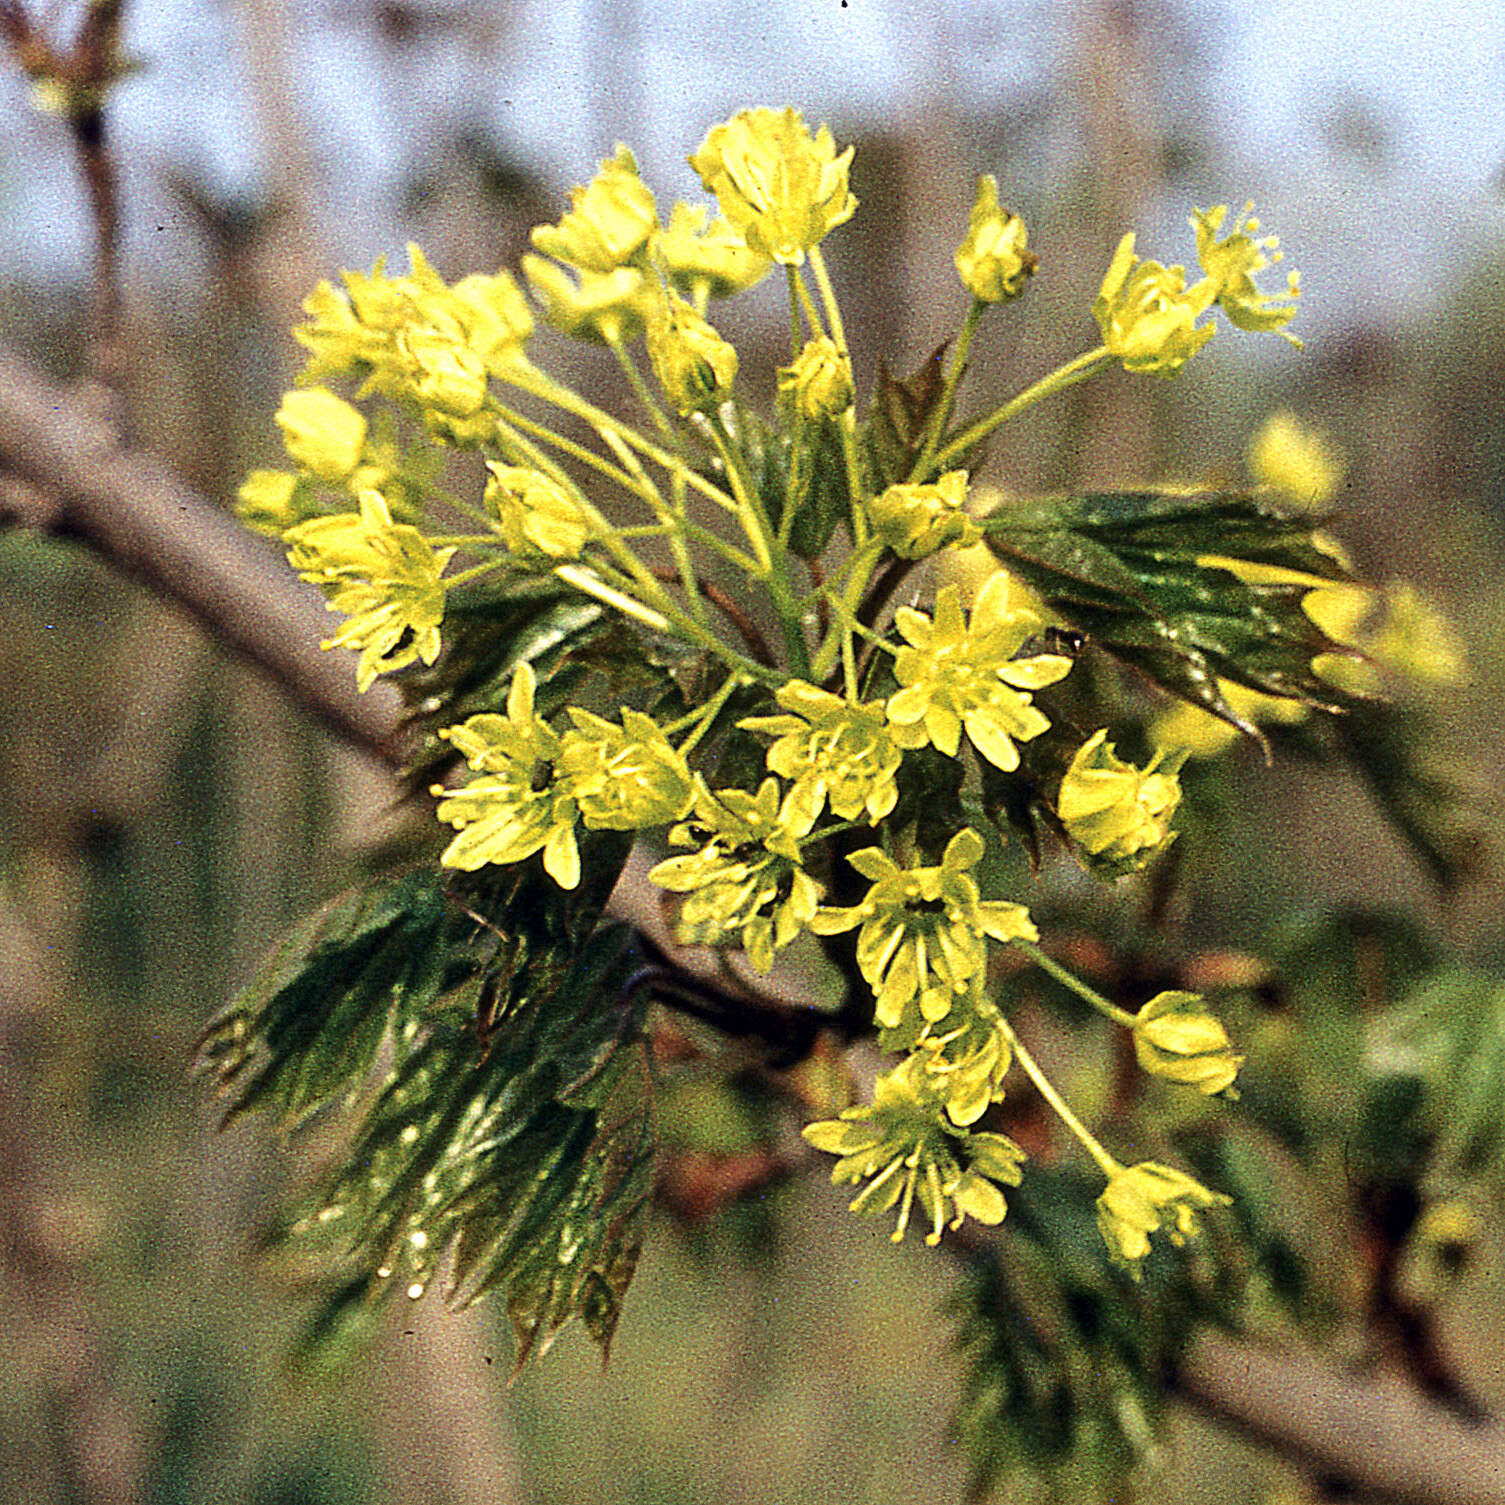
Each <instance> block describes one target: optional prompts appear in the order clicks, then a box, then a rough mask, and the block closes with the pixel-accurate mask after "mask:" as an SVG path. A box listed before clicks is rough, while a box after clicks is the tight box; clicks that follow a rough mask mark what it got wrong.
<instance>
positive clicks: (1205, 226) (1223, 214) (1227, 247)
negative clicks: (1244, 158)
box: [1191, 203, 1301, 349]
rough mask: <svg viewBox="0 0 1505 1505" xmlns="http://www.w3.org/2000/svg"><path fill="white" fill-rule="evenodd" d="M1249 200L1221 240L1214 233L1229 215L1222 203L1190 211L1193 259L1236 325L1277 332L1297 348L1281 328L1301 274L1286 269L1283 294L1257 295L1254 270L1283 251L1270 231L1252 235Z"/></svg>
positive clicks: (1292, 307)
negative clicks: (1288, 271) (1194, 248)
mask: <svg viewBox="0 0 1505 1505" xmlns="http://www.w3.org/2000/svg"><path fill="white" fill-rule="evenodd" d="M1253 208H1254V205H1253V204H1252V203H1250V204H1245V205H1244V212H1243V213H1242V214H1241V215H1240V216H1239V217H1238V219H1237V220H1235V221H1234V224H1233V229H1232V230H1230V231H1229V232H1228V234H1227V235H1226V236H1224V237H1223V239H1221V240H1219V239H1218V231H1219V230H1221V229H1222V228H1223V221H1224V219H1225V218H1227V215H1228V206H1227V205H1226V204H1218V205H1215V206H1214V207H1213V208H1211V209H1198V210H1196V211H1194V212H1193V214H1192V217H1191V226H1192V228H1193V229H1194V230H1195V231H1196V232H1197V260H1198V261H1199V262H1200V263H1201V264H1202V270H1203V271H1204V272H1205V273H1206V274H1207V276H1208V277H1209V278H1210V279H1211V280H1212V282H1213V285H1214V288H1215V297H1216V299H1217V302H1218V303H1219V304H1220V305H1221V306H1222V309H1223V312H1224V313H1226V314H1227V315H1228V322H1229V323H1230V324H1232V325H1233V326H1234V327H1235V328H1236V329H1248V330H1254V331H1256V332H1258V331H1265V330H1275V331H1279V333H1280V334H1281V335H1283V336H1284V337H1285V338H1286V339H1288V340H1289V341H1290V342H1291V343H1292V344H1293V345H1295V346H1296V347H1297V348H1298V349H1300V347H1301V341H1300V340H1298V339H1297V338H1296V337H1295V336H1294V335H1292V334H1287V333H1286V331H1285V328H1284V326H1285V325H1286V324H1289V323H1290V322H1291V319H1292V318H1293V317H1294V316H1295V313H1296V299H1297V298H1298V297H1299V296H1300V295H1301V278H1300V276H1299V275H1298V274H1297V273H1296V272H1291V273H1290V274H1289V275H1288V276H1287V278H1286V290H1285V292H1283V293H1275V294H1270V293H1262V292H1260V290H1259V289H1258V288H1257V287H1256V286H1255V285H1254V274H1255V273H1256V272H1262V271H1263V270H1264V269H1265V268H1266V267H1268V266H1273V265H1274V264H1275V263H1276V262H1277V261H1280V260H1281V259H1282V257H1283V255H1284V253H1283V252H1282V251H1281V250H1279V245H1280V241H1279V239H1278V237H1276V236H1274V235H1266V236H1262V237H1261V238H1260V239H1258V240H1256V239H1255V238H1254V237H1255V235H1256V234H1258V231H1259V221H1258V220H1257V219H1254V218H1252V217H1251V216H1250V213H1249V211H1250V210H1251V209H1253Z"/></svg>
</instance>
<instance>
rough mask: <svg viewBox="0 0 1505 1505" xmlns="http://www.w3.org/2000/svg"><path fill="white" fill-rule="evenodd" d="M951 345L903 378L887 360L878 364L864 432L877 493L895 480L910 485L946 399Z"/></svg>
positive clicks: (939, 348) (862, 435)
mask: <svg viewBox="0 0 1505 1505" xmlns="http://www.w3.org/2000/svg"><path fill="white" fill-rule="evenodd" d="M950 343H951V342H950V341H949V340H947V341H946V342H945V343H944V344H941V345H939V346H937V347H936V350H935V353H934V354H933V355H932V356H931V357H930V359H929V360H928V361H926V362H925V364H924V365H923V366H921V367H920V368H919V369H918V370H916V371H913V372H911V373H910V374H909V375H908V376H906V377H904V378H903V379H902V380H901V379H900V378H898V377H896V376H895V375H894V374H893V372H892V371H890V370H889V368H888V364H887V362H885V361H880V362H879V363H878V388H877V391H875V392H874V394H873V406H872V409H871V410H870V411H869V413H868V416H867V419H866V420H865V421H864V423H863V425H862V429H861V439H862V443H863V447H864V450H865V452H866V454H867V458H868V463H869V466H870V468H871V471H872V482H873V490H874V491H875V492H876V491H882V490H883V488H884V487H886V486H889V485H891V484H893V483H894V482H895V481H907V480H908V479H909V473H910V471H912V470H913V469H914V466H915V462H916V461H917V460H918V459H919V458H920V455H921V453H922V452H923V450H924V448H925V436H926V434H927V432H928V431H929V428H930V425H931V424H932V423H933V422H934V421H935V418H936V416H937V410H938V408H939V406H940V403H941V399H942V397H943V396H944V395H945V381H944V373H943V372H942V370H941V364H942V362H943V361H944V359H945V355H946V347H947V345H949V344H950Z"/></svg>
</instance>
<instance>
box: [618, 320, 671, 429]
mask: <svg viewBox="0 0 1505 1505" xmlns="http://www.w3.org/2000/svg"><path fill="white" fill-rule="evenodd" d="M609 343H610V345H611V353H612V354H613V355H614V356H616V358H617V364H618V365H619V366H620V367H621V368H622V373H623V375H625V376H626V378H627V385H628V386H630V387H631V388H632V391H633V395H634V396H635V397H636V398H637V400H638V401H639V402H640V403H642V405H643V406H644V408H646V409H647V412H648V416H649V417H650V418H651V419H652V420H653V422H654V425H655V427H656V428H657V429H658V431H659V433H661V434H662V435H663V436H664V438H666V439H668V440H670V441H671V442H674V443H675V444H676V445H677V444H678V440H679V435H678V433H677V431H676V430H675V427H674V425H673V424H672V423H671V422H670V421H669V418H668V415H667V414H666V413H665V412H664V410H663V409H662V408H661V407H660V406H659V405H658V399H657V398H655V397H654V395H653V393H652V391H651V390H650V389H649V386H648V383H647V382H645V381H644V380H643V373H642V372H641V371H639V370H638V367H637V362H636V361H634V360H633V358H632V357H631V356H630V355H629V354H628V353H627V347H626V346H625V345H624V344H623V343H622V342H621V340H612V341H610V342H609Z"/></svg>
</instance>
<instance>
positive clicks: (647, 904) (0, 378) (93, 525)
mask: <svg viewBox="0 0 1505 1505" xmlns="http://www.w3.org/2000/svg"><path fill="white" fill-rule="evenodd" d="M4 471H8V472H9V473H10V474H9V476H8V477H0V479H4V480H5V481H6V484H4V485H0V509H8V514H9V518H10V520H11V521H14V522H19V523H21V524H24V525H26V526H30V527H34V528H37V529H40V530H42V531H45V532H48V533H51V534H54V535H56V536H60V537H67V538H72V539H76V540H77V541H79V542H81V543H83V544H86V545H87V546H88V547H90V548H92V549H93V550H95V551H96V552H97V553H99V554H100V555H101V556H102V557H103V558H104V559H106V560H107V561H108V562H110V563H111V564H113V565H115V566H116V567H117V568H119V569H121V570H123V571H125V572H126V573H128V574H130V575H132V576H134V577H135V578H137V579H139V580H141V581H142V582H143V583H144V584H146V585H147V586H149V587H150V588H151V589H153V590H154V591H157V592H159V593H160V594H162V595H164V596H166V597H169V598H170V599H171V600H173V601H175V602H176V603H177V604H178V605H179V606H180V607H181V608H182V609H183V610H184V611H185V612H187V613H189V614H190V615H192V616H193V617H195V618H196V619H197V620H198V621H199V622H200V623H201V624H202V625H203V626H204V628H205V629H206V630H207V631H208V632H209V633H211V634H212V635H213V636H214V637H216V638H218V639H219V640H220V641H221V642H223V643H224V644H226V645H227V646H228V647H230V648H232V649H233V650H235V651H236V652H238V653H240V654H241V655H242V656H244V657H246V658H248V659H250V660H251V661H252V662H253V663H255V664H257V665H258V666H259V667H261V668H262V669H263V670H264V671H266V672H267V673H268V674H269V675H271V676H272V677H273V678H274V679H275V680H276V681H277V682H278V683H279V684H280V685H281V686H282V687H283V688H284V689H285V690H286V692H287V693H288V695H289V696H290V698H291V699H293V700H294V701H296V702H297V703H298V704H299V705H300V706H302V707H303V708H304V709H306V710H307V711H308V712H309V713H310V714H312V715H314V716H315V717H317V719H318V720H320V721H321V722H323V723H324V725H326V726H328V727H329V728H330V729H332V730H333V731H335V732H337V733H338V734H339V735H340V736H342V737H344V738H346V739H347V740H349V741H350V742H353V743H354V744H356V745H357V746H359V747H361V748H364V749H365V750H366V751H367V752H369V753H372V754H373V755H375V756H376V757H378V758H381V759H382V760H384V761H385V762H387V763H388V764H389V765H391V766H393V767H394V768H395V766H396V763H397V758H396V754H395V751H394V740H395V737H396V733H397V730H398V726H399V718H400V698H399V696H398V695H397V692H396V691H395V690H393V689H391V687H389V686H384V685H378V686H375V687H373V689H372V690H371V691H370V692H369V693H368V694H366V695H364V696H361V695H358V694H357V693H356V692H355V689H354V684H353V681H354V675H353V673H352V671H351V666H350V664H349V662H348V661H347V656H345V655H338V654H327V653H323V652H322V651H321V650H320V649H319V647H318V642H319V639H320V637H321V636H322V635H323V632H324V629H325V626H326V622H327V619H326V618H325V616H324V613H323V612H322V611H321V610H320V609H319V605H318V601H317V597H316V596H315V595H314V593H313V592H312V591H310V590H307V589H305V588H303V587H302V586H300V585H299V584H298V583H297V582H296V581H295V580H294V579H293V577H292V576H291V574H290V572H289V571H288V569H287V568H286V566H285V565H284V564H283V563H282V562H281V561H280V560H279V559H278V558H277V557H276V555H275V554H273V553H272V552H270V551H269V550H267V549H265V548H264V547H263V546H262V545H261V544H260V543H259V542H258V541H257V540H256V539H254V538H253V537H252V536H251V535H250V534H248V533H246V532H245V531H244V530H243V529H241V528H240V527H238V526H237V525H236V524H235V522H234V521H233V520H232V519H231V518H230V517H229V516H227V515H226V514H225V513H224V512H223V511H221V510H220V509H219V508H217V507H215V506H214V505H213V504H212V503H211V502H208V501H206V500H205V499H204V498H202V497H200V496H199V495H198V494H197V493H195V492H194V491H193V490H192V489H191V488H190V487H188V486H186V485H185V484H184V483H183V482H181V481H179V480H178V479H177V478H176V477H174V476H173V475H172V474H171V473H170V472H169V471H168V470H167V468H166V467H165V466H164V465H163V464H162V463H161V462H160V461H158V460H155V459H153V458H152V457H151V456H150V455H147V454H143V453H139V452H132V451H129V450H126V449H123V448H122V447H121V446H120V444H119V442H118V441H117V439H116V438H115V436H114V434H113V433H112V431H111V430H110V429H109V428H108V427H107V426H105V425H103V424H101V423H99V422H98V421H97V420H94V419H92V418H90V417H89V416H87V415H86V414H84V413H82V412H81V411H79V410H78V409H77V407H76V406H75V405H74V404H73V403H72V402H71V401H70V399H69V398H68V396H67V395H66V394H65V393H64V392H63V391H62V390H61V389H60V388H58V387H56V386H55V385H54V384H52V383H50V382H49V381H47V380H46V379H45V378H43V377H42V376H40V375H38V374H37V373H36V372H35V371H33V370H31V369H30V368H28V367H26V366H25V365H23V364H22V363H21V362H20V361H18V360H17V359H16V358H15V357H14V356H10V355H7V354H5V353H4V352H0V472H4ZM4 515H5V514H4V513H3V512H0V518H3V517H4ZM630 887H632V888H633V889H634V890H642V891H641V892H632V893H629V894H627V895H626V896H625V897H624V898H622V899H621V901H620V902H618V899H616V898H614V900H613V908H614V909H617V910H618V912H619V913H622V914H623V915H624V917H627V918H630V919H631V920H632V921H633V922H634V923H636V924H639V925H641V926H642V927H643V928H644V929H645V930H647V931H648V932H649V933H650V935H652V936H653V937H654V938H655V939H656V940H657V939H658V938H659V937H660V936H663V935H664V933H665V927H664V925H663V923H662V920H661V918H660V917H659V916H658V915H657V905H656V904H655V903H654V901H653V898H652V896H651V895H650V894H649V893H648V892H647V884H646V881H645V880H639V881H638V882H635V883H633V884H631V885H630ZM669 948H672V942H671V943H669ZM669 948H666V949H669ZM678 950H679V948H672V949H670V955H671V956H672V957H673V959H674V961H675V963H676V965H677V964H678V962H679V955H678V954H677V953H678ZM780 1001H781V1002H785V1003H787V1002H788V1001H789V1000H787V999H781V1000H780ZM1173 1383H1174V1385H1175V1388H1176V1389H1177V1391H1178V1392H1179V1393H1180V1394H1181V1395H1183V1396H1184V1397H1185V1398H1186V1399H1188V1400H1189V1401H1191V1402H1192V1403H1193V1404H1194V1405H1196V1406H1197V1407H1198V1408H1199V1409H1201V1410H1202V1411H1204V1412H1206V1413H1207V1414H1208V1415H1209V1416H1211V1417H1213V1418H1215V1419H1217V1420H1219V1421H1222V1422H1225V1423H1229V1424H1231V1425H1233V1426H1235V1427H1237V1428H1239V1429H1240V1430H1243V1431H1245V1432H1247V1433H1249V1434H1251V1435H1252V1436H1254V1437H1256V1438H1258V1439H1260V1440H1261V1441H1263V1442H1265V1443H1268V1444H1270V1445H1272V1446H1274V1447H1276V1448H1279V1449H1280V1450H1282V1451H1284V1452H1285V1453H1287V1454H1289V1455H1294V1456H1295V1457H1297V1458H1299V1459H1301V1460H1303V1461H1304V1462H1306V1463H1308V1464H1309V1465H1311V1466H1312V1467H1314V1468H1316V1469H1318V1470H1319V1471H1321V1472H1322V1473H1323V1474H1324V1475H1325V1476H1327V1477H1330V1478H1334V1479H1338V1480H1342V1481H1344V1482H1346V1483H1348V1484H1350V1485H1352V1486H1354V1487H1357V1488H1361V1489H1363V1490H1366V1491H1369V1492H1371V1493H1374V1494H1377V1495H1380V1496H1383V1497H1385V1498H1388V1499H1393V1500H1396V1501H1399V1502H1403V1505H1505V1427H1501V1426H1499V1425H1487V1426H1470V1425H1468V1424H1467V1423H1465V1422H1462V1421H1459V1420H1458V1419H1457V1418H1456V1417H1455V1416H1454V1415H1452V1414H1451V1413H1450V1412H1448V1411H1447V1410H1445V1409H1444V1408H1443V1407H1441V1406H1438V1405H1436V1404H1434V1403H1432V1402H1430V1401H1428V1400H1426V1399H1425V1398H1423V1397H1421V1396H1420V1395H1418V1394H1417V1393H1416V1392H1415V1391H1414V1390H1412V1389H1411V1388H1410V1387H1409V1386H1408V1385H1406V1384H1405V1382H1404V1381H1403V1380H1401V1379H1399V1378H1398V1377H1394V1376H1390V1377H1386V1378H1385V1379H1383V1380H1380V1379H1376V1380H1374V1381H1372V1382H1361V1381H1357V1380H1355V1379H1354V1378H1353V1377H1351V1376H1349V1375H1347V1374H1345V1373H1343V1372H1342V1371H1341V1370H1339V1369H1337V1368H1335V1367H1332V1366H1326V1365H1323V1364H1321V1363H1319V1362H1318V1361H1316V1360H1314V1359H1311V1358H1308V1357H1305V1356H1300V1355H1295V1354H1291V1353H1286V1352H1281V1351H1277V1350H1275V1349H1271V1348H1268V1347H1263V1346H1259V1345H1256V1344H1252V1343H1249V1342H1245V1341H1239V1340H1236V1339H1233V1338H1229V1337H1227V1336H1224V1335H1222V1334H1216V1333H1211V1332H1207V1333H1203V1334H1201V1335H1200V1336H1199V1337H1198V1338H1197V1339H1196V1341H1195V1342H1194V1343H1193V1344H1192V1346H1191V1348H1190V1350H1189V1352H1188V1354H1187V1356H1186V1358H1185V1360H1184V1361H1183V1363H1182V1364H1181V1366H1180V1368H1179V1372H1178V1373H1177V1375H1176V1376H1175V1377H1174V1381H1173Z"/></svg>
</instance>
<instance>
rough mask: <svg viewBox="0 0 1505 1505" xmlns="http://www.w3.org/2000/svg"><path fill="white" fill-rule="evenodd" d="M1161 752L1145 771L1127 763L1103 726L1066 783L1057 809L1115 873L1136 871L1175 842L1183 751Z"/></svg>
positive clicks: (1070, 828)
mask: <svg viewBox="0 0 1505 1505" xmlns="http://www.w3.org/2000/svg"><path fill="white" fill-rule="evenodd" d="M1166 756H1167V755H1166V753H1165V752H1163V751H1162V752H1157V753H1156V754H1155V756H1154V757H1153V758H1152V759H1151V760H1150V762H1149V763H1148V764H1147V765H1146V766H1145V767H1144V768H1142V769H1140V768H1136V767H1135V766H1134V765H1133V764H1132V763H1126V762H1124V760H1123V759H1122V758H1120V757H1119V756H1118V755H1117V753H1116V752H1115V751H1114V749H1113V744H1112V743H1111V742H1109V741H1108V732H1107V729H1106V728H1104V729H1103V730H1102V731H1099V732H1095V733H1093V735H1092V736H1091V737H1089V738H1088V739H1087V740H1086V741H1085V742H1084V743H1083V744H1082V745H1081V747H1080V748H1078V749H1077V753H1076V756H1075V757H1074V758H1073V759H1072V760H1071V766H1070V767H1069V768H1068V769H1067V770H1066V775H1065V777H1064V778H1063V779H1062V780H1061V792H1060V794H1059V796H1058V797H1057V800H1056V810H1057V813H1058V814H1059V815H1060V817H1061V819H1062V821H1063V822H1064V823H1065V826H1066V829H1067V831H1068V832H1070V834H1071V837H1072V839H1073V840H1074V841H1076V842H1078V843H1079V844H1080V845H1081V847H1082V848H1083V850H1084V851H1085V852H1086V853H1087V854H1088V856H1089V857H1091V858H1092V859H1093V860H1094V863H1096V864H1101V865H1103V866H1105V867H1108V868H1110V869H1112V870H1114V871H1116V872H1133V871H1135V870H1137V869H1138V868H1142V867H1143V866H1144V865H1145V864H1146V863H1147V862H1148V861H1149V860H1150V859H1151V858H1152V857H1154V856H1155V855H1156V854H1157V853H1159V852H1161V851H1163V850H1164V849H1165V847H1167V846H1169V845H1170V843H1171V841H1172V840H1173V839H1174V836H1173V833H1172V832H1171V829H1170V824H1171V817H1172V816H1173V815H1174V814H1175V813H1176V806H1177V805H1179V804H1180V803H1181V784H1180V781H1179V780H1178V779H1177V778H1176V773H1177V771H1178V769H1179V768H1180V765H1181V763H1182V762H1183V761H1184V760H1185V754H1184V753H1178V754H1171V755H1170V761H1169V766H1168V767H1167V768H1166V770H1165V771H1164V772H1161V771H1160V765H1161V763H1162V761H1164V760H1165V758H1166Z"/></svg>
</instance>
